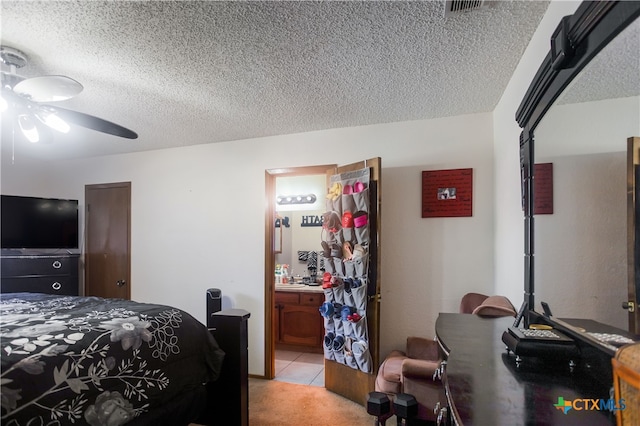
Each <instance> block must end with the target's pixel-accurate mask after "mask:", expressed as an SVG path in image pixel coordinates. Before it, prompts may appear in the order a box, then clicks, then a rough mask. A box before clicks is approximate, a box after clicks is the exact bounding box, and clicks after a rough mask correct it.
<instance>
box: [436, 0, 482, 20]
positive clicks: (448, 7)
mask: <svg viewBox="0 0 640 426" xmlns="http://www.w3.org/2000/svg"><path fill="white" fill-rule="evenodd" d="M484 3H485V1H484V0H445V2H444V16H445V17H446V16H451V15H455V14H457V13H461V12H466V11H469V10H476V9H480V8H481V7H482V6H483V5H484Z"/></svg>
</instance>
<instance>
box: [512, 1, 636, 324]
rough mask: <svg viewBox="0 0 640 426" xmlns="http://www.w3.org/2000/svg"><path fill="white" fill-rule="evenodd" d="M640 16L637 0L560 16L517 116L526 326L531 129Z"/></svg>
mask: <svg viewBox="0 0 640 426" xmlns="http://www.w3.org/2000/svg"><path fill="white" fill-rule="evenodd" d="M638 16H640V2H638V1H584V2H582V3H581V4H580V6H578V9H577V10H576V12H575V13H574V14H573V15H568V16H565V17H564V18H562V20H561V21H560V24H559V25H558V27H557V28H556V30H555V31H554V32H553V35H552V36H551V40H550V41H551V48H550V50H549V52H548V54H547V55H546V57H545V59H544V60H543V62H542V64H541V65H540V67H539V68H538V71H537V72H536V75H535V77H534V79H533V81H532V82H531V85H530V86H529V88H528V89H527V92H526V94H525V96H524V99H523V100H522V102H521V103H520V106H519V107H518V110H517V112H516V121H517V122H518V124H519V125H520V127H521V128H522V132H521V133H520V184H521V201H522V209H523V211H524V254H525V256H524V262H525V264H524V302H523V308H522V311H523V312H526V315H524V320H525V327H528V326H529V322H530V321H531V320H532V319H535V318H536V317H539V316H540V314H538V313H536V312H535V281H534V215H533V211H534V210H533V208H534V193H533V180H534V161H535V160H534V159H535V157H534V130H535V129H536V127H537V126H538V124H539V123H540V121H541V120H542V118H543V117H544V115H545V114H546V112H547V111H548V110H549V108H551V106H552V105H553V103H554V102H555V101H556V99H557V98H558V97H559V96H560V94H561V93H562V92H563V91H564V89H565V88H566V87H567V86H568V85H569V83H571V81H572V80H573V79H574V78H575V77H576V76H577V75H578V74H579V73H580V71H582V69H583V68H584V67H585V66H586V65H587V64H588V63H589V62H590V61H591V59H593V58H594V57H595V56H596V55H597V54H598V53H599V52H600V51H601V50H602V49H603V48H604V47H605V46H606V45H607V44H608V43H609V42H610V41H612V40H613V39H614V38H615V37H616V36H617V35H618V34H619V33H620V32H622V31H623V30H624V29H625V28H626V27H628V26H629V25H630V24H631V23H632V22H633V21H634V20H635V19H636V18H638Z"/></svg>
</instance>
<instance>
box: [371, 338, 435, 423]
mask: <svg viewBox="0 0 640 426" xmlns="http://www.w3.org/2000/svg"><path fill="white" fill-rule="evenodd" d="M440 362H441V359H440V355H439V352H438V343H437V342H435V341H434V340H430V339H426V338H423V337H416V336H411V337H408V338H407V344H406V348H405V350H404V351H399V350H394V351H391V353H390V354H389V356H387V358H386V359H385V360H384V361H383V362H382V364H381V365H380V369H379V370H378V375H377V377H376V384H375V390H376V392H384V393H386V394H388V395H389V396H390V397H394V396H395V395H396V394H399V393H407V394H410V395H413V396H414V397H415V398H416V401H417V402H418V416H417V418H419V419H422V420H429V421H435V420H436V416H435V415H434V413H433V409H434V407H435V406H436V404H437V403H438V402H441V401H445V399H444V398H445V396H444V388H443V386H442V382H441V381H440V380H439V375H438V376H437V377H436V378H435V379H434V375H435V372H436V370H438V369H439V368H440Z"/></svg>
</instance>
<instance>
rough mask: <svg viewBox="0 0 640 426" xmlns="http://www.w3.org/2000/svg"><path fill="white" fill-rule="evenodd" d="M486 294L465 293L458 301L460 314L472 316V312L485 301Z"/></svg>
mask: <svg viewBox="0 0 640 426" xmlns="http://www.w3.org/2000/svg"><path fill="white" fill-rule="evenodd" d="M487 297H489V296H487V295H486V294H480V293H467V294H465V295H464V296H462V299H461V300H460V313H461V314H472V313H473V310H474V309H475V308H477V307H478V306H480V304H481V303H482V302H484V301H485V300H486V299H487Z"/></svg>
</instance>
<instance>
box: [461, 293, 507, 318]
mask: <svg viewBox="0 0 640 426" xmlns="http://www.w3.org/2000/svg"><path fill="white" fill-rule="evenodd" d="M460 313H461V314H474V315H480V316H482V317H515V316H516V315H517V312H516V309H515V308H514V307H513V304H512V303H511V302H510V301H509V299H507V298H506V297H504V296H487V295H485V294H480V293H467V294H465V295H464V296H462V300H461V301H460Z"/></svg>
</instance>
